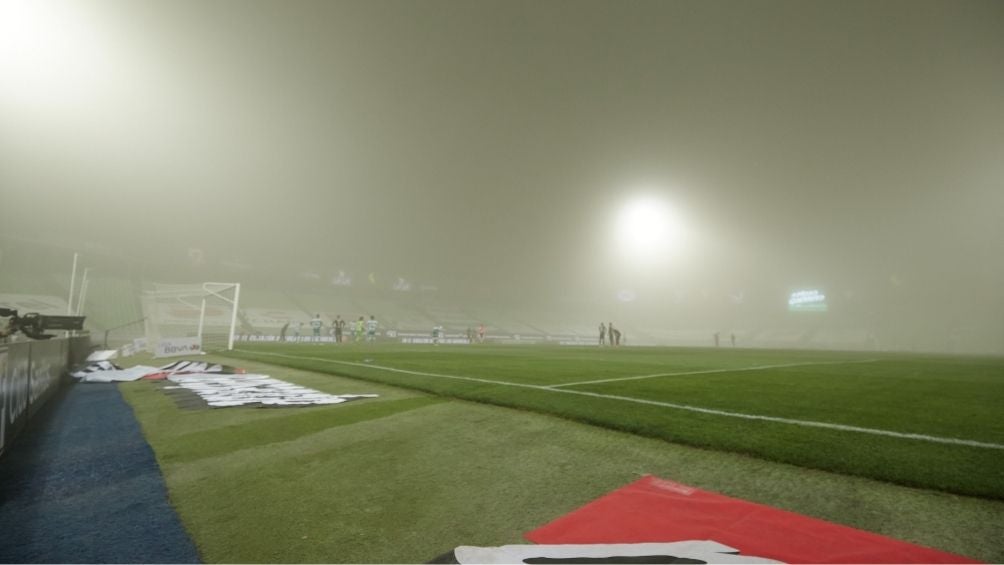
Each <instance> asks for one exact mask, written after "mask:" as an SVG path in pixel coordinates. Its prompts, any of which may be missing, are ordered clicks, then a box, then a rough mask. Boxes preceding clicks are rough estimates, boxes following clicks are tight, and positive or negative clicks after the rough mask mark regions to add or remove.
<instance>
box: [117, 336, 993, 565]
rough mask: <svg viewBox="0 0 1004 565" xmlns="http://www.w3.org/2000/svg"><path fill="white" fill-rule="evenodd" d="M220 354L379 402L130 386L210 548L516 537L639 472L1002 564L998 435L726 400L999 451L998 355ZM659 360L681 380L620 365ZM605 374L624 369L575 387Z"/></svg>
mask: <svg viewBox="0 0 1004 565" xmlns="http://www.w3.org/2000/svg"><path fill="white" fill-rule="evenodd" d="M229 355H231V357H230V358H229V359H228V358H223V357H208V359H215V360H218V361H222V362H227V363H230V364H235V365H240V366H245V367H247V368H248V369H249V370H250V371H255V372H263V373H265V374H270V375H272V376H275V377H277V378H281V379H285V380H288V381H290V382H295V383H297V384H301V385H304V386H308V387H312V388H315V389H318V390H322V391H326V392H331V393H335V394H352V393H377V394H379V395H380V397H379V398H377V399H372V400H360V401H355V402H351V403H348V404H346V405H340V406H324V407H312V408H289V409H255V408H227V409H215V410H195V411H193V410H184V409H180V408H178V407H177V406H176V405H175V404H174V402H173V401H172V400H171V399H170V398H169V397H167V396H166V395H164V394H163V393H162V392H161V391H160V390H158V387H157V386H156V385H153V384H152V383H150V382H146V381H140V382H134V383H124V384H123V385H121V390H122V391H123V394H124V395H125V397H126V399H127V400H128V401H129V402H130V404H132V406H133V408H134V410H135V413H136V416H137V418H138V419H139V421H140V423H141V425H142V427H143V430H144V434H145V435H146V437H147V439H148V441H149V442H150V444H151V446H152V447H153V449H154V452H155V453H156V455H157V459H158V462H159V464H160V466H161V469H162V471H163V473H164V477H165V479H166V481H167V485H168V492H169V497H170V499H171V503H172V504H173V505H174V506H175V508H176V509H177V510H178V512H179V515H180V517H181V519H182V521H183V523H184V524H185V526H186V528H187V529H188V531H189V532H190V533H191V535H192V536H193V538H194V540H195V542H196V544H197V546H198V548H199V551H200V555H201V556H202V558H203V559H204V560H205V561H206V562H423V561H427V560H429V559H431V558H432V557H434V556H435V555H438V554H439V553H442V552H444V551H447V550H449V549H452V548H453V547H455V546H457V545H464V544H470V545H500V544H506V543H521V542H522V538H521V536H522V533H523V532H526V531H528V530H530V529H532V528H534V527H537V526H540V525H542V524H544V523H546V522H548V521H550V520H553V519H554V518H557V517H558V516H560V515H562V514H564V513H566V512H569V511H571V510H573V509H575V508H577V507H579V506H581V505H582V504H585V503H587V502H589V501H590V500H593V499H595V498H596V497H598V496H601V495H603V494H605V493H606V492H609V491H610V490H613V489H615V488H617V487H619V486H622V485H624V484H626V483H628V482H631V481H633V480H635V479H636V478H638V477H639V476H640V475H641V474H645V473H650V474H655V475H658V476H662V477H666V478H670V479H673V480H677V481H680V482H684V483H687V484H691V485H694V486H697V487H699V488H704V489H707V490H713V491H717V492H721V493H724V494H727V495H730V496H736V497H740V498H744V499H747V500H751V501H754V502H759V503H763V504H769V505H772V506H775V507H778V508H783V509H787V510H791V511H795V512H799V513H802V514H806V515H810V516H814V517H818V518H822V519H825V520H830V521H834V522H837V523H841V524H846V525H849V526H852V527H857V528H862V529H865V530H868V531H872V532H876V533H880V534H883V535H888V536H892V537H895V538H899V539H903V540H906V541H910V542H913V543H919V544H921V545H927V546H931V547H936V548H939V549H943V550H946V551H953V552H956V553H960V554H963V555H967V556H970V557H974V558H977V559H982V560H985V561H990V562H1000V561H1002V560H1004V548H1002V546H1001V544H1000V541H999V540H1000V525H1001V524H1002V523H1004V500H1001V499H1002V498H1004V497H1002V496H1001V492H1002V490H1004V487H1002V483H1004V479H1002V477H1001V469H1002V468H1004V465H1002V464H1001V463H1002V461H1001V456H1002V452H1001V450H1000V449H996V448H993V447H980V446H978V445H959V444H955V443H938V442H936V441H929V440H925V439H911V438H908V437H900V436H896V435H882V434H875V433H871V432H860V431H849V430H843V429H839V428H837V429H834V428H830V427H822V428H819V427H811V426H805V425H801V424H797V423H786V422H779V421H773V420H755V419H748V418H743V417H736V416H734V415H733V414H743V415H746V416H767V417H773V418H783V419H786V420H797V421H800V422H819V423H823V424H827V425H829V424H838V425H848V426H854V427H859V428H868V429H870V430H878V431H881V432H894V433H903V434H917V435H923V436H928V437H931V438H944V439H951V440H969V441H975V442H977V443H978V444H980V445H982V444H987V445H997V444H1001V443H1004V431H1002V423H1001V417H1000V416H999V414H998V412H999V410H998V409H997V408H998V407H999V406H1001V402H1000V401H1001V398H1002V396H1001V395H1002V390H1004V389H1002V386H1004V383H1002V380H1004V374H1002V373H1004V371H1002V367H1004V361H1002V360H1001V359H992V358H950V357H935V356H924V357H919V356H909V355H889V354H882V355H876V354H858V353H833V352H808V351H756V350H731V349H721V350H711V349H703V350H701V349H679V348H622V349H617V350H611V349H602V350H601V349H598V348H588V349H587V348H549V347H523V346H518V347H517V346H487V345H486V346H471V347H464V346H454V347H446V346H442V347H426V346H402V345H393V344H379V345H375V346H366V345H355V344H353V345H349V346H344V347H343V346H337V347H336V346H331V345H282V346H280V345H272V346H255V347H248V346H246V345H245V346H243V347H242V348H241V350H239V351H235V352H232V353H231V354H229ZM234 357H240V359H239V360H238V359H235V358H234ZM782 365H783V366H782ZM765 366H766V367H772V368H761V369H758V368H756V367H765ZM423 373H425V374H423ZM662 373H674V374H675V376H665V377H651V378H642V379H631V380H623V379H625V378H627V377H637V376H647V375H654V374H662ZM680 373H690V374H680ZM432 375H438V376H432ZM455 377H459V378H455ZM608 379H620V380H612V381H610V382H603V383H593V384H580V385H574V384H573V383H583V382H586V381H598V380H608ZM555 385H561V386H555ZM566 385H567V386H566ZM547 387H555V389H551V388H547ZM562 389H569V390H572V391H580V392H584V393H588V395H583V394H579V393H578V392H572V393H569V392H557V390H562ZM591 395H599V396H591ZM612 397H620V398H612ZM624 399H641V400H644V401H651V402H655V403H656V404H644V403H638V402H636V401H635V400H624ZM467 400H476V401H478V402H468V401H467ZM667 404H671V405H674V406H686V407H690V408H698V409H709V410H711V411H712V412H695V411H693V410H691V409H681V408H672V407H668V406H665V405H667ZM511 408H516V409H515V410H514V409H511ZM719 412H721V413H725V414H719ZM583 422H585V423H590V424H596V425H583V424H582V423H583ZM611 428H612V429H611ZM643 436H648V437H643ZM665 440H670V441H668V442H667V441H665ZM853 475H857V476H853ZM876 479H878V480H876ZM894 482H896V483H900V484H899V485H897V484H893V483H894ZM901 485H913V487H917V486H919V487H923V488H913V487H908V486H901ZM932 489H934V490H932ZM953 493H955V494H953ZM964 494H965V495H964ZM967 495H968V496H967Z"/></svg>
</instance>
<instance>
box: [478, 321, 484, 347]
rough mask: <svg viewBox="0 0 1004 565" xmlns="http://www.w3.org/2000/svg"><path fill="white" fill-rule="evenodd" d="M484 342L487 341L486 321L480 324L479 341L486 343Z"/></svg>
mask: <svg viewBox="0 0 1004 565" xmlns="http://www.w3.org/2000/svg"><path fill="white" fill-rule="evenodd" d="M484 342H485V325H484V323H482V324H481V325H480V326H478V343H484Z"/></svg>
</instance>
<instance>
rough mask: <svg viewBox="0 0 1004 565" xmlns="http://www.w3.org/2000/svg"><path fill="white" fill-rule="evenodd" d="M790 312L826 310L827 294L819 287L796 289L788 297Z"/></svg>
mask: <svg viewBox="0 0 1004 565" xmlns="http://www.w3.org/2000/svg"><path fill="white" fill-rule="evenodd" d="M788 310H789V311H790V312H826V310H827V307H826V295H825V294H823V292H822V291H821V290H819V289H815V288H813V289H808V290H796V291H795V292H792V293H791V295H790V296H789V297H788Z"/></svg>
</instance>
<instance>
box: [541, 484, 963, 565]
mask: <svg viewBox="0 0 1004 565" xmlns="http://www.w3.org/2000/svg"><path fill="white" fill-rule="evenodd" d="M525 537H526V538H527V539H528V540H530V541H532V542H534V543H538V544H572V543H574V544H594V543H646V542H675V541H688V540H713V541H716V542H718V543H722V544H725V545H728V546H731V547H734V548H736V549H738V550H739V551H740V552H741V554H742V555H748V556H756V557H765V558H768V559H776V560H779V561H785V562H788V563H979V561H973V560H972V559H969V558H966V557H962V556H960V555H954V554H951V553H946V552H943V551H938V550H935V549H929V548H926V547H921V546H919V545H913V544H910V543H906V542H903V541H899V540H895V539H892V538H887V537H884V536H880V535H877V534H872V533H869V532H865V531H862V530H856V529H854V528H849V527H847V526H841V525H838V524H833V523H831V522H825V521H823V520H817V519H815V518H809V517H807V516H802V515H800V514H795V513H794V512H786V511H784V510H778V509H776V508H771V507H769V506H764V505H761V504H754V503H752V502H746V501H745V500H739V499H737V498H730V497H728V496H724V495H721V494H716V493H713V492H707V491H702V490H699V489H696V488H693V487H688V486H686V485H681V484H680V483H675V482H673V481H667V480H664V479H660V478H657V477H653V476H646V477H644V478H642V479H640V480H638V481H636V482H634V483H631V484H630V485H627V486H625V487H623V488H620V489H618V490H615V491H614V492H611V493H610V494H607V495H605V496H603V497H601V498H599V499H597V500H594V501H593V502H590V503H589V504H587V505H585V506H583V507H582V508H579V509H578V510H575V511H573V512H571V513H570V514H566V515H565V516H562V517H560V518H558V519H557V520H554V521H553V522H551V523H549V524H547V525H545V526H542V527H540V528H537V529H536V530H533V531H532V532H528V533H527V534H526V536H525Z"/></svg>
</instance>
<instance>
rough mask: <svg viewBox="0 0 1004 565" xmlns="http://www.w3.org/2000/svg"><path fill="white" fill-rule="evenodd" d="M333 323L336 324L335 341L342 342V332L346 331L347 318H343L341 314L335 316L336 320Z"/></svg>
mask: <svg viewBox="0 0 1004 565" xmlns="http://www.w3.org/2000/svg"><path fill="white" fill-rule="evenodd" d="M331 323H332V324H333V325H334V326H335V343H341V342H342V332H344V331H345V320H343V319H342V315H341V314H339V315H337V316H335V321H334V322H331Z"/></svg>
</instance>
